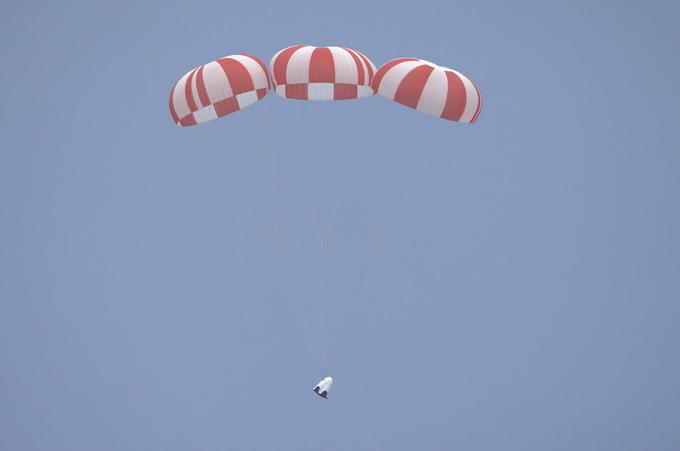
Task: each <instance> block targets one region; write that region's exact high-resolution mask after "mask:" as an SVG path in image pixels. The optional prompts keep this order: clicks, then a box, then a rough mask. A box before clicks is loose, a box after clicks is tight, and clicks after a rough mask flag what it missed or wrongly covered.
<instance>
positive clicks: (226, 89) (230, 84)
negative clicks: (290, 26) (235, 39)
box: [170, 55, 271, 126]
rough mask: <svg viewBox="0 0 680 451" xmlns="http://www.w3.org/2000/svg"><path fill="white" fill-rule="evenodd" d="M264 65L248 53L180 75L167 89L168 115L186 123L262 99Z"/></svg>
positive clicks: (265, 78)
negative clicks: (168, 90)
mask: <svg viewBox="0 0 680 451" xmlns="http://www.w3.org/2000/svg"><path fill="white" fill-rule="evenodd" d="M270 88H271V84H270V82H269V74H268V73H267V68H266V66H265V65H264V63H263V62H262V61H260V60H259V59H258V58H256V57H254V56H250V55H230V56H225V57H224V58H221V59H219V60H217V61H213V62H210V63H208V64H205V65H203V66H200V67H197V68H195V69H193V70H192V71H190V72H187V73H186V74H184V76H183V77H182V78H180V79H179V80H178V81H177V82H176V83H175V85H174V86H173V88H172V91H170V114H171V115H172V118H173V120H174V121H175V123H176V124H177V125H180V126H189V125H196V124H200V123H202V122H207V121H211V120H213V119H217V118H218V117H222V116H226V115H227V114H230V113H233V112H235V111H238V110H240V109H243V108H245V107H247V106H248V105H251V104H253V103H255V102H257V101H258V100H260V99H261V98H263V97H264V96H265V95H266V94H267V91H268V90H269V89H270Z"/></svg>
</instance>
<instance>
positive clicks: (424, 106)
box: [372, 58, 482, 123]
mask: <svg viewBox="0 0 680 451" xmlns="http://www.w3.org/2000/svg"><path fill="white" fill-rule="evenodd" d="M372 86H373V90H374V91H375V92H377V93H378V94H380V95H382V96H383V97H387V98H388V99H390V100H394V101H395V102H398V103H401V104H402V105H406V106H408V107H411V108H414V109H416V110H418V111H422V112H423V113H427V114H430V115H432V116H438V117H440V118H442V119H448V120H451V121H458V122H469V123H474V122H475V121H476V120H477V117H478V116H479V112H480V111H481V109H482V97H481V95H480V94H479V90H478V89H477V87H476V86H475V84H474V83H473V82H472V81H471V80H470V79H469V78H467V77H466V76H465V75H463V74H461V73H460V72H457V71H455V70H453V69H448V68H446V67H441V66H437V65H436V64H433V63H431V62H429V61H425V60H421V59H416V58H399V59H395V60H392V61H389V62H387V63H385V64H384V65H383V66H382V67H381V68H380V69H378V72H377V73H376V74H375V77H373V83H372Z"/></svg>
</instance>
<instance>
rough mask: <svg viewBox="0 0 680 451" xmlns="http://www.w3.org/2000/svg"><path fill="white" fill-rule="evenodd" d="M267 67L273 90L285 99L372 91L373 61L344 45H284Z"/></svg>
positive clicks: (352, 96)
mask: <svg viewBox="0 0 680 451" xmlns="http://www.w3.org/2000/svg"><path fill="white" fill-rule="evenodd" d="M269 69H270V71H271V75H272V82H273V83H274V88H275V90H276V94H277V95H279V96H281V97H286V98H288V99H301V100H347V99H358V98H361V97H368V96H372V95H373V94H374V92H373V89H372V88H371V81H372V80H373V75H374V74H375V71H376V69H375V65H374V64H373V63H372V62H371V60H369V59H368V58H367V57H366V56H365V55H364V54H362V53H361V52H358V51H356V50H352V49H348V48H345V47H313V46H309V45H294V46H291V47H286V48H285V49H283V50H281V51H279V52H278V53H277V54H276V55H274V57H273V58H272V59H271V62H270V63H269Z"/></svg>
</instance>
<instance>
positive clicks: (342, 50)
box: [169, 45, 482, 399]
mask: <svg viewBox="0 0 680 451" xmlns="http://www.w3.org/2000/svg"><path fill="white" fill-rule="evenodd" d="M272 86H273V87H274V90H275V92H276V94H277V95H278V96H280V97H284V98H287V99H300V100H349V99H359V98H363V97H370V96H373V95H374V94H376V93H377V94H380V95H381V96H383V97H386V98H388V99H390V100H393V101H395V102H397V103H401V104H402V105H406V106H408V107H410V108H413V109H415V110H417V111H420V112H423V113H426V114H430V115H433V116H437V117H440V118H442V119H447V120H451V121H457V122H462V123H474V122H475V121H476V120H477V118H478V117H479V113H480V111H481V107H482V98H481V95H480V94H479V90H478V89H477V87H476V86H475V84H474V83H473V82H472V81H471V80H470V79H469V78H468V77H466V76H465V75H463V74H461V73H460V72H457V71H455V70H453V69H448V68H446V67H441V66H438V65H436V64H434V63H431V62H429V61H425V60H421V59H417V58H399V59H395V60H392V61H389V62H387V63H386V64H384V65H383V66H382V67H380V68H379V69H377V70H376V66H375V65H374V64H373V62H372V61H371V60H370V59H368V58H367V57H366V56H365V55H364V54H363V53H361V52H358V51H356V50H353V49H349V48H346V47H313V46H307V45H294V46H290V47H286V48H284V49H282V50H280V51H279V52H278V53H276V54H275V55H274V56H273V57H272V59H271V61H270V64H269V70H267V67H266V66H265V65H264V63H262V61H260V60H259V59H258V58H256V57H254V56H250V55H244V54H238V55H231V56H227V57H224V58H221V59H219V60H216V61H212V62H210V63H208V64H205V65H203V66H200V67H197V68H195V69H193V70H191V71H190V72H188V73H186V74H185V75H184V76H183V77H181V78H180V79H179V80H178V81H177V82H176V83H175V85H174V86H173V88H172V90H171V92H170V101H169V103H170V114H171V116H172V118H173V121H174V122H175V123H176V124H177V125H179V126H183V127H185V126H191V125H196V124H200V123H203V122H208V121H211V120H213V119H217V118H219V117H222V116H226V115H228V114H231V113H234V112H236V111H239V110H241V109H243V108H245V107H247V106H249V105H252V104H253V103H255V102H257V101H258V100H261V99H262V98H263V97H264V96H265V95H266V94H267V91H268V90H269V89H271V88H272ZM274 161H276V160H274ZM275 191H276V190H275ZM307 204H308V209H309V211H310V214H312V208H311V207H310V205H309V204H310V203H309V200H308V199H307ZM276 212H277V209H276V207H275V213H274V215H275V219H274V236H275V238H274V241H275V243H274V253H275V255H276V256H277V257H280V255H279V247H278V243H277V242H276V241H278V220H277V218H276V215H277V213H276ZM314 222H315V223H317V221H314ZM316 228H317V232H318V235H319V240H320V242H321V243H320V244H321V247H320V251H321V256H323V255H324V244H323V234H322V233H321V232H320V229H321V228H320V227H319V225H318V224H316ZM322 266H323V265H322ZM322 273H323V268H322ZM321 279H322V284H324V285H325V283H326V282H325V279H326V276H325V273H323V277H322V278H321ZM324 304H325V302H323V301H322V303H321V305H320V308H319V309H318V311H319V312H320V314H321V321H320V324H321V339H320V340H318V343H320V345H321V361H322V362H323V363H324V366H323V367H322V368H325V361H326V348H325V346H326V344H325V342H326V340H325V318H326V313H325V306H324ZM306 338H307V337H306ZM307 341H309V340H307ZM308 345H309V343H308ZM326 374H327V373H326V372H325V370H324V371H322V372H321V376H325V375H326ZM332 386H333V378H332V377H324V378H323V379H322V380H321V381H319V382H318V383H317V384H316V386H315V387H314V392H315V393H316V394H318V395H319V396H321V397H323V398H325V399H327V398H328V393H329V391H330V389H331V387H332Z"/></svg>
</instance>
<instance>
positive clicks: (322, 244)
mask: <svg viewBox="0 0 680 451" xmlns="http://www.w3.org/2000/svg"><path fill="white" fill-rule="evenodd" d="M297 170H298V177H297V179H298V180H300V181H301V183H302V188H303V193H304V197H305V205H306V207H307V212H308V213H309V216H310V218H311V220H312V225H313V227H314V231H315V233H316V235H317V239H318V240H319V254H320V257H321V264H320V265H319V267H320V270H321V297H322V299H321V301H320V305H321V314H320V316H321V362H322V368H321V373H322V377H326V376H327V375H328V365H327V355H326V326H327V311H328V307H327V304H328V297H329V296H330V290H329V289H328V275H327V272H328V271H327V268H326V266H327V264H328V259H327V258H326V253H327V249H326V240H327V239H328V238H329V237H330V234H331V231H332V229H333V225H334V223H335V218H336V215H337V210H338V208H339V204H340V203H341V199H342V194H343V192H342V191H341V190H337V191H336V196H335V201H334V202H333V208H332V210H331V217H330V220H329V221H328V223H327V225H326V227H325V228H324V227H323V226H322V223H321V221H320V220H319V218H318V216H317V215H316V214H315V213H314V209H313V208H312V204H311V201H310V195H309V187H308V185H307V183H306V182H305V180H304V178H303V177H301V171H300V167H299V165H298V166H297Z"/></svg>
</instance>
